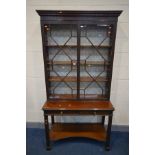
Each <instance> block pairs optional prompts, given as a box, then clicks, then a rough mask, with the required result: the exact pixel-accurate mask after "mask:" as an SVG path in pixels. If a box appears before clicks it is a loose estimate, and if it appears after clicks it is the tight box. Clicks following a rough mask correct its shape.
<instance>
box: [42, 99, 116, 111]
mask: <svg viewBox="0 0 155 155" xmlns="http://www.w3.org/2000/svg"><path fill="white" fill-rule="evenodd" d="M42 109H43V110H114V108H113V105H112V104H111V102H110V101H85V100H83V101H69V100H66V101H47V102H46V103H45V104H44V106H43V108H42Z"/></svg>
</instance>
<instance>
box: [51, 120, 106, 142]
mask: <svg viewBox="0 0 155 155" xmlns="http://www.w3.org/2000/svg"><path fill="white" fill-rule="evenodd" d="M70 137H86V138H91V139H95V140H99V141H105V140H106V130H105V128H104V127H103V125H102V124H99V123H96V124H91V123H85V124H78V123H77V124H75V123H55V124H54V125H53V127H52V130H51V131H50V139H51V140H53V141H56V140H60V139H64V138H70Z"/></svg>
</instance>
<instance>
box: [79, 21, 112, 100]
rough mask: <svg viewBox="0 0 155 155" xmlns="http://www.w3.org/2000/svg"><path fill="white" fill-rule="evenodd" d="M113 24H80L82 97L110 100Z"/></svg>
mask: <svg viewBox="0 0 155 155" xmlns="http://www.w3.org/2000/svg"><path fill="white" fill-rule="evenodd" d="M111 30H112V25H97V24H96V25H80V98H81V99H101V100H108V93H109V82H110V81H109V79H110V78H109V75H110V74H109V73H110V72H111V67H110V61H111V58H110V54H111V52H112V51H111V49H112V48H111V47H112V46H111V45H112V44H111V32H112V31H111Z"/></svg>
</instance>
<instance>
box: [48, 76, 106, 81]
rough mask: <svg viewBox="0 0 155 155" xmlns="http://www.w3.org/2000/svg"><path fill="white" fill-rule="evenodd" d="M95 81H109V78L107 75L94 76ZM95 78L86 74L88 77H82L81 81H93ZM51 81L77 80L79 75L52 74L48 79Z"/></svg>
mask: <svg viewBox="0 0 155 155" xmlns="http://www.w3.org/2000/svg"><path fill="white" fill-rule="evenodd" d="M94 79H95V81H98V82H106V81H108V79H107V78H105V77H98V78H94ZM94 79H92V78H91V77H90V76H86V77H80V81H81V82H92V81H94ZM48 80H49V81H51V82H62V81H64V82H77V77H76V76H67V77H65V76H61V77H59V76H52V77H50V78H49V79H48Z"/></svg>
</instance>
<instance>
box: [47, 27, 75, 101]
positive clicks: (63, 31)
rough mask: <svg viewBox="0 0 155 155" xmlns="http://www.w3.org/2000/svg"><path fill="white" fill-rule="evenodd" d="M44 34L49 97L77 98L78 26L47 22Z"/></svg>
mask: <svg viewBox="0 0 155 155" xmlns="http://www.w3.org/2000/svg"><path fill="white" fill-rule="evenodd" d="M44 35H45V36H44V37H45V38H44V41H45V43H44V44H45V52H46V53H45V55H46V60H47V64H46V66H47V67H46V69H47V71H46V73H47V75H46V76H47V80H46V81H47V82H48V89H47V91H48V96H49V99H76V98H77V27H76V25H67V24H45V25H44Z"/></svg>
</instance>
